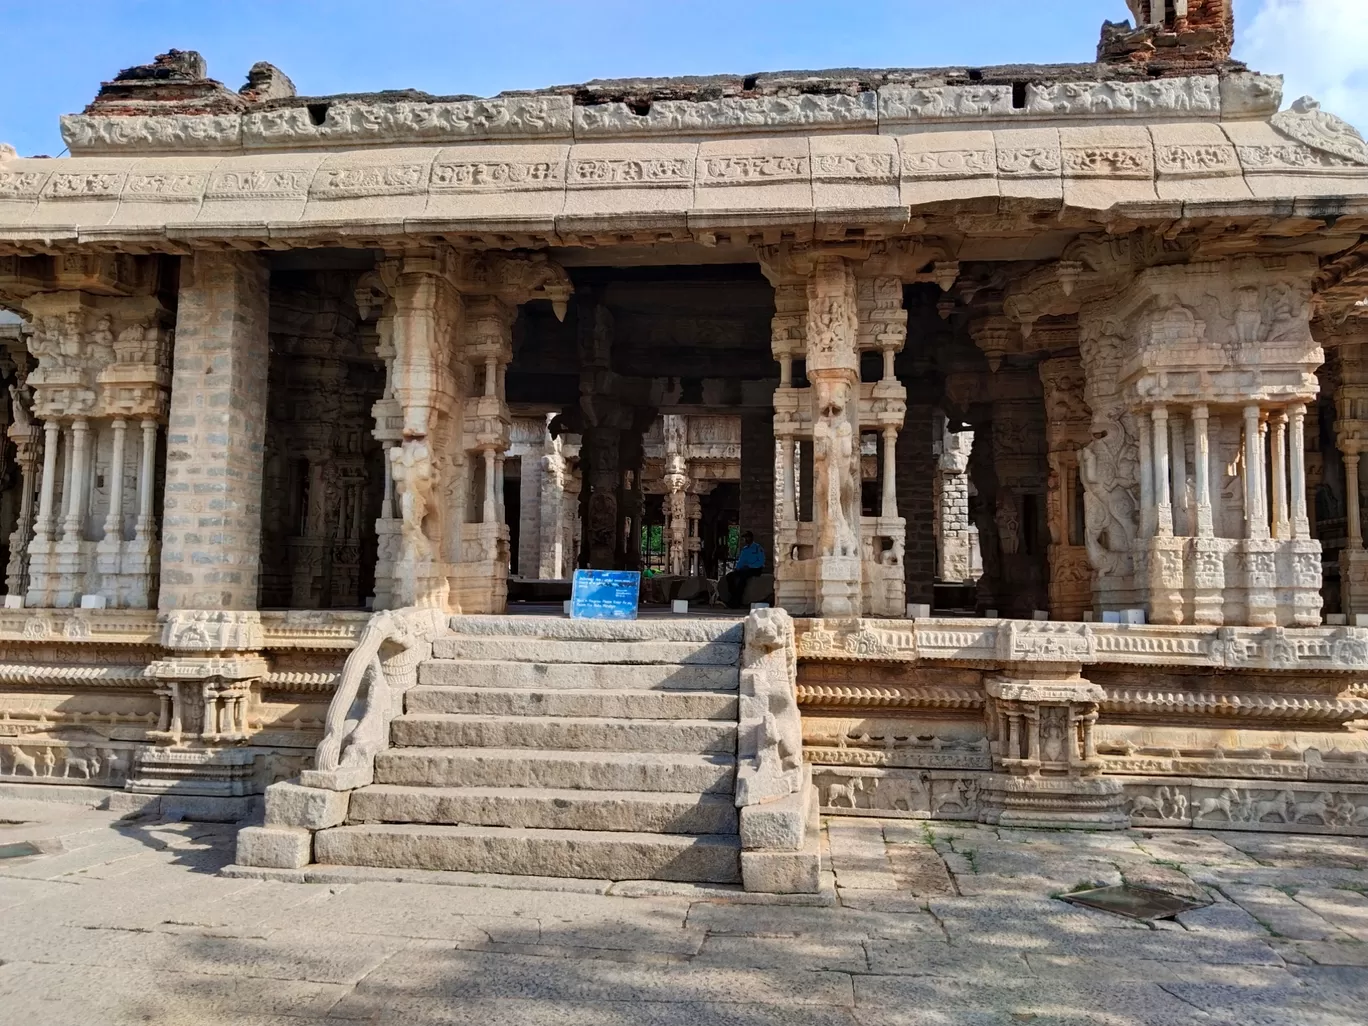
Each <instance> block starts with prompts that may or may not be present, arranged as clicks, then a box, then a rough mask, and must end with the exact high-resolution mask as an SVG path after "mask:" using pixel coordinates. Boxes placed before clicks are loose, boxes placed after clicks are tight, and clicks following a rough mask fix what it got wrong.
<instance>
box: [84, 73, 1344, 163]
mask: <svg viewBox="0 0 1368 1026" xmlns="http://www.w3.org/2000/svg"><path fill="white" fill-rule="evenodd" d="M1270 81H1275V80H1272V79H1267V78H1265V77H1264V76H1258V75H1233V76H1227V77H1226V78H1225V79H1221V78H1218V77H1217V76H1215V75H1193V76H1187V77H1178V78H1164V79H1155V80H1150V81H1117V80H1101V81H1096V80H1094V81H1073V82H1044V83H1042V82H1028V83H1026V85H1025V92H1024V103H1019V101H1020V100H1022V94H1021V92H1020V90H1018V89H1017V88H1016V87H1014V86H1012V85H981V84H970V85H959V84H946V83H934V82H933V83H929V84H925V85H921V84H889V85H883V86H880V87H879V88H878V90H877V91H874V90H872V89H869V90H866V91H863V92H855V93H847V92H831V93H818V92H799V91H796V90H795V91H794V92H792V93H789V94H788V95H769V96H726V97H721V98H717V99H698V100H683V99H658V100H653V101H651V102H649V103H646V104H645V105H644V109H643V106H642V105H638V104H629V103H625V102H620V101H610V102H602V103H575V102H574V99H573V98H572V97H571V96H568V95H561V94H542V95H515V96H497V97H493V98H491V99H476V100H430V101H424V100H409V99H404V100H394V101H388V102H387V101H384V100H370V99H367V100H358V99H354V98H353V99H347V98H341V99H337V100H329V99H327V98H325V97H321V98H317V99H314V100H312V101H309V102H307V103H303V102H301V103H299V104H297V105H293V104H292V105H273V106H270V107H267V108H266V109H263V110H253V111H245V112H242V113H217V114H198V115H197V114H133V115H122V116H121V115H98V114H97V115H90V114H69V115H66V116H64V117H63V118H62V119H61V125H62V139H63V141H64V142H65V143H66V144H67V146H68V148H69V149H70V150H71V152H72V154H73V155H75V156H91V155H103V154H111V153H125V152H133V151H136V152H141V153H153V152H157V153H204V152H244V151H245V152H258V151H262V150H296V149H314V148H318V147H335V148H344V147H357V146H395V145H406V144H415V143H434V142H435V143H445V142H459V143H465V142H480V141H488V140H525V141H541V140H545V141H553V140H571V139H574V140H583V139H623V138H640V137H668V136H672V135H684V136H688V135H695V136H696V135H713V134H727V135H729V134H737V133H752V132H767V133H773V132H786V131H804V132H806V131H813V130H819V131H820V130H825V129H830V130H833V131H850V130H851V129H858V128H864V129H867V130H868V131H870V132H871V133H876V132H878V131H879V130H880V129H881V128H882V127H884V126H892V125H904V126H905V125H914V124H918V123H935V124H941V123H947V122H975V121H977V122H984V121H990V122H1010V123H1012V124H1022V125H1026V124H1032V123H1037V122H1053V121H1058V120H1060V119H1075V120H1087V119H1097V118H1106V119H1109V120H1110V119H1116V118H1122V119H1175V118H1181V119H1184V120H1188V121H1191V120H1197V119H1214V118H1220V117H1222V116H1223V114H1229V115H1231V116H1238V117H1247V116H1249V115H1250V114H1251V113H1265V114H1267V113H1272V112H1273V111H1275V110H1277V100H1278V98H1279V96H1280V91H1279V90H1270V89H1269V88H1268V86H1267V83H1268V82H1270ZM1014 101H1018V102H1014ZM1270 104H1271V105H1270ZM1227 108H1229V110H1228V111H1227ZM1336 120H1338V119H1336Z"/></svg>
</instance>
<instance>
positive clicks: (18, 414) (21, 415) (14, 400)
mask: <svg viewBox="0 0 1368 1026" xmlns="http://www.w3.org/2000/svg"><path fill="white" fill-rule="evenodd" d="M9 394H10V416H11V417H12V418H13V422H14V426H15V427H16V428H18V429H20V430H21V431H23V432H24V433H28V432H29V431H31V430H32V429H33V418H32V417H31V416H30V415H29V404H30V403H31V402H32V400H31V399H30V397H29V395H28V389H26V388H24V389H21V388H20V387H19V386H18V385H10V387H9Z"/></svg>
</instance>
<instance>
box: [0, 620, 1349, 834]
mask: <svg viewBox="0 0 1368 1026" xmlns="http://www.w3.org/2000/svg"><path fill="white" fill-rule="evenodd" d="M367 619H368V617H367V614H365V613H364V612H340V611H313V610H296V611H290V612H264V613H259V614H251V615H250V616H248V617H246V618H242V617H238V618H236V619H235V621H234V626H233V628H232V629H233V630H235V631H237V632H238V636H239V638H241V637H242V636H243V632H244V628H245V629H246V631H247V633H250V634H252V635H253V637H252V639H251V641H252V643H253V644H255V646H256V647H255V648H254V649H252V650H250V651H248V650H241V651H239V652H238V653H237V655H236V658H237V659H239V660H248V659H256V660H259V664H258V668H259V674H258V676H256V677H254V678H252V679H250V680H247V681H245V682H243V683H242V684H241V685H240V686H239V687H237V688H236V689H224V688H222V687H221V686H215V685H198V686H196V685H194V684H193V683H192V682H190V681H187V680H182V681H180V683H179V687H178V688H175V689H172V688H168V687H167V685H166V683H165V682H164V680H159V679H158V674H162V675H163V676H164V670H159V669H158V664H159V663H161V662H165V661H166V660H168V659H175V658H176V653H177V652H184V651H186V650H187V648H186V646H187V645H188V644H190V643H192V642H193V635H195V633H196V632H199V633H200V634H201V635H202V636H204V637H206V638H207V641H206V643H207V644H218V643H220V642H221V640H222V639H221V638H217V639H216V638H215V637H214V636H213V635H214V634H215V632H221V631H222V630H223V629H224V628H223V622H222V621H221V620H220V621H215V620H213V619H211V618H208V617H206V616H205V615H204V614H189V615H185V616H182V615H180V614H174V613H173V614H166V613H163V614H160V615H159V614H157V613H155V612H150V611H127V610H37V609H33V610H28V609H26V610H5V611H3V612H0V663H2V664H3V667H4V670H3V673H4V678H3V684H4V686H3V688H0V782H6V783H18V784H34V785H48V786H56V787H86V788H88V787H98V788H103V789H107V790H108V791H109V793H110V795H111V800H112V801H113V802H114V803H116V804H117V803H119V802H124V803H132V804H136V803H138V802H140V801H145V800H148V799H150V798H153V797H158V796H160V797H162V798H163V799H164V800H165V799H168V798H169V799H170V800H172V801H180V802H182V803H183V804H185V805H186V807H187V808H188V809H190V811H191V813H192V814H200V815H215V814H227V815H237V814H241V813H243V812H245V811H247V809H248V808H249V807H250V805H251V803H252V802H253V801H254V800H255V796H258V795H260V794H262V793H263V792H264V790H265V788H266V787H267V786H269V785H270V784H271V783H274V782H276V781H279V780H285V779H290V778H293V777H295V776H297V775H298V773H299V772H300V771H301V770H302V769H307V768H310V767H311V766H312V763H313V755H314V750H315V748H316V746H317V745H318V743H319V741H320V740H321V738H322V737H323V733H324V725H325V716H326V712H327V707H328V703H329V701H330V700H331V697H332V694H333V691H334V689H335V687H336V685H337V682H338V679H339V677H340V675H341V670H342V665H343V663H344V661H345V659H346V656H347V654H348V652H349V651H350V650H351V648H352V646H353V644H354V642H355V639H356V638H357V637H358V636H359V634H360V632H361V630H362V628H363V627H364V625H365V623H366V621H367ZM168 643H169V646H170V647H169V646H168ZM796 645H797V649H796V652H797V660H798V701H799V707H800V710H801V714H802V729H803V745H804V758H805V760H806V761H807V762H808V763H809V764H811V766H812V769H813V779H814V782H815V784H816V788H817V793H818V797H819V800H820V804H821V807H822V809H823V811H824V812H826V813H829V814H833V815H856V816H860V815H867V816H880V817H892V818H900V817H902V818H913V819H946V820H955V819H969V820H981V819H983V818H985V817H988V818H991V817H992V816H1001V815H1004V814H1006V815H1010V811H1009V812H1008V813H1004V812H1003V811H1002V809H1003V808H1004V802H1005V803H1006V807H1008V808H1009V809H1010V807H1011V801H1010V800H1009V799H1010V795H1008V797H1007V798H1004V794H1008V792H1009V791H1010V790H1011V789H1012V788H1016V789H1017V790H1019V791H1021V792H1022V794H1023V795H1025V796H1026V798H1029V799H1030V801H1032V802H1035V803H1037V804H1040V803H1041V802H1042V801H1043V804H1044V806H1045V807H1046V808H1045V811H1044V812H1043V813H1040V814H1038V815H1037V817H1036V819H1035V822H1038V823H1039V824H1041V825H1048V824H1049V823H1050V822H1056V825H1066V824H1064V823H1062V822H1059V819H1060V818H1061V817H1065V816H1066V815H1075V814H1076V813H1077V810H1078V809H1079V808H1083V809H1084V812H1085V814H1086V815H1095V816H1099V817H1100V818H1101V820H1102V821H1105V822H1111V823H1113V824H1115V823H1116V822H1122V821H1124V822H1128V823H1132V824H1135V825H1152V826H1166V827H1185V826H1191V827H1200V828H1203V829H1237V830H1241V829H1242V830H1259V831H1264V832H1269V831H1273V832H1276V831H1279V830H1288V831H1297V832H1302V833H1318V832H1320V833H1332V834H1350V835H1355V836H1368V732H1365V731H1363V730H1361V729H1359V727H1360V726H1361V724H1362V721H1364V720H1366V719H1368V690H1365V688H1364V686H1363V685H1362V683H1360V678H1361V676H1362V674H1363V673H1364V672H1365V671H1368V629H1362V628H1356V627H1321V628H1311V629H1286V628H1278V627H1271V628H1244V627H1220V628H1203V627H1195V626H1158V625H1133V624H1092V623H1069V622H1038V621H1018V620H1001V619H999V620H988V619H930V620H916V621H910V620H859V619H845V620H838V621H833V620H822V619H810V620H799V621H797V640H796ZM1032 689H1034V690H1032ZM1018 714H1020V723H1021V725H1022V726H1021V729H1022V735H1021V738H1020V739H1019V741H1020V744H1019V747H1018V748H1017V749H1016V750H1015V751H1014V750H1013V749H1012V741H1011V739H1009V737H1008V736H1007V733H1006V732H1005V731H1003V730H1000V729H998V726H997V724H1000V723H1002V722H1004V719H1003V717H1004V716H1008V717H1011V716H1017V715H1018ZM1032 731H1034V733H1031V732H1032ZM1028 735H1029V736H1030V737H1033V738H1034V739H1035V740H1034V741H1030V742H1029V744H1028ZM1033 745H1034V746H1037V747H1035V748H1034V750H1033V749H1032V747H1031V746H1033ZM1032 751H1034V754H1032ZM1014 756H1020V758H1016V757H1014ZM1032 795H1034V796H1035V797H1031V796H1032ZM1040 795H1044V796H1045V798H1044V799H1043V800H1042V799H1041V798H1040V797H1039V796H1040ZM1061 795H1062V796H1063V797H1062V798H1061V797H1060V796H1061ZM1051 796H1054V797H1053V799H1052V798H1051ZM1023 800H1024V799H1023ZM1052 800H1053V801H1054V804H1055V806H1056V807H1054V808H1053V809H1051V808H1049V806H1050V802H1051V801H1052ZM1089 803H1091V805H1090V804H1089ZM1068 809H1073V810H1074V812H1072V813H1070V812H1068ZM1089 810H1091V811H1089ZM1051 816H1054V817H1055V819H1054V820H1052V819H1051ZM1074 825H1077V824H1074Z"/></svg>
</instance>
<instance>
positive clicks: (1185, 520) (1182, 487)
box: [1169, 413, 1195, 535]
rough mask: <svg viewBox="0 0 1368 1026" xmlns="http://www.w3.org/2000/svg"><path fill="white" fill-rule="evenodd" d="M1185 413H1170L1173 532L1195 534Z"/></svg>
mask: <svg viewBox="0 0 1368 1026" xmlns="http://www.w3.org/2000/svg"><path fill="white" fill-rule="evenodd" d="M1184 434H1185V432H1184V431H1183V415H1182V414H1181V413H1172V414H1170V415H1169V469H1170V472H1171V479H1172V483H1173V489H1172V492H1173V494H1172V495H1171V497H1170V499H1171V501H1172V503H1173V533H1174V534H1176V535H1187V534H1194V533H1195V532H1194V530H1193V526H1192V510H1190V509H1188V503H1187V439H1186V438H1184Z"/></svg>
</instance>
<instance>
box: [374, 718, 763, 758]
mask: <svg viewBox="0 0 1368 1026" xmlns="http://www.w3.org/2000/svg"><path fill="white" fill-rule="evenodd" d="M390 742H391V744H393V745H394V746H396V747H399V748H413V747H419V746H422V747H439V748H447V747H450V748H538V749H543V750H545V749H561V750H564V751H593V752H676V753H682V752H690V753H694V752H730V753H735V751H736V723H735V722H725V721H721V720H624V719H611V718H608V717H594V716H482V715H479V716H477V715H455V714H451V713H416V714H405V715H403V716H396V717H395V718H394V720H393V722H392V723H391V724H390Z"/></svg>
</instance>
